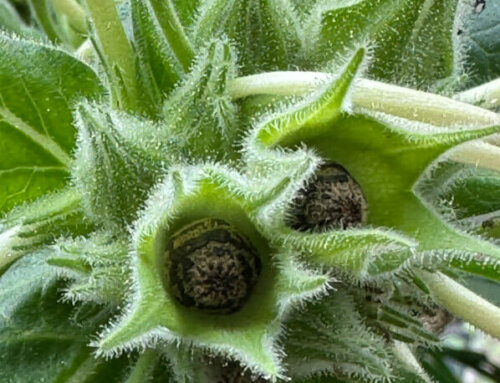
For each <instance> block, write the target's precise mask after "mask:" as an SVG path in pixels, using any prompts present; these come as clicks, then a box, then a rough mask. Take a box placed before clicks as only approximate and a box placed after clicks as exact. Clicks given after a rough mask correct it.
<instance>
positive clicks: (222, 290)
mask: <svg viewBox="0 0 500 383" xmlns="http://www.w3.org/2000/svg"><path fill="white" fill-rule="evenodd" d="M166 257H167V267H168V269H169V273H168V274H169V279H170V286H171V288H172V291H173V293H174V295H175V297H176V298H177V300H178V301H179V302H180V303H181V304H182V305H184V306H186V307H195V308H197V309H200V310H203V311H205V312H207V313H211V314H231V313H234V312H236V311H238V310H240V309H241V308H242V306H243V305H244V303H245V302H246V301H247V300H248V298H249V297H250V294H251V292H252V289H253V287H254V286H255V284H256V283H257V280H258V277H259V274H260V270H261V262H260V258H259V256H258V255H257V251H256V250H255V248H254V247H253V246H252V244H251V243H250V241H249V240H248V239H247V238H246V237H245V236H243V235H242V234H240V233H238V232H236V231H235V230H234V228H233V227H232V226H231V225H229V224H228V223H227V222H225V221H222V220H219V219H204V220H202V221H197V222H195V223H193V224H191V225H189V226H187V227H184V228H183V229H181V230H180V231H178V232H177V233H175V234H174V235H173V236H172V238H171V240H170V241H169V243H168V245H167V251H166Z"/></svg>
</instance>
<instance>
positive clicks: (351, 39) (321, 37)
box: [306, 0, 458, 88]
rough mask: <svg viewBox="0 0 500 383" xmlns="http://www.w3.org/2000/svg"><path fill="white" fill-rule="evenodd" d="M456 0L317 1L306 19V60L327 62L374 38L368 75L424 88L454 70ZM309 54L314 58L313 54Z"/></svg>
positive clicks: (449, 74)
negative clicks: (312, 38)
mask: <svg viewBox="0 0 500 383" xmlns="http://www.w3.org/2000/svg"><path fill="white" fill-rule="evenodd" d="M457 2H458V1H457V0H440V1H429V0H412V1H407V0H343V1H335V2H333V1H330V2H318V5H317V6H316V9H315V10H314V11H313V12H312V13H311V17H310V18H309V20H308V22H307V24H306V33H307V34H309V35H310V36H311V37H312V36H314V35H316V39H317V41H316V42H313V43H311V44H308V45H307V46H306V48H308V50H309V54H308V55H307V56H306V60H308V62H309V63H313V64H315V63H316V64H317V63H319V64H321V63H326V62H328V61H329V60H331V59H332V57H335V54H338V53H342V52H346V50H348V49H352V47H353V46H356V45H359V44H360V43H363V42H365V41H370V42H372V43H374V45H373V60H372V65H371V67H370V75H371V76H373V77H376V78H378V79H381V80H387V81H389V82H392V83H398V84H405V85H410V86H412V87H418V88H427V87H429V86H432V85H435V84H436V82H437V81H439V80H443V79H445V78H447V77H449V76H451V75H452V74H453V73H454V69H455V66H456V65H455V59H454V53H453V41H452V30H453V27H454V21H455V11H456V7H457ZM311 58H312V60H311Z"/></svg>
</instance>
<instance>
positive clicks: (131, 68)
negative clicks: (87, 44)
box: [86, 0, 138, 109]
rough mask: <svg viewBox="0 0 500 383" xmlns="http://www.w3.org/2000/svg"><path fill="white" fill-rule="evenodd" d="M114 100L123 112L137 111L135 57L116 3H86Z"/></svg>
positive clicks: (109, 0)
mask: <svg viewBox="0 0 500 383" xmlns="http://www.w3.org/2000/svg"><path fill="white" fill-rule="evenodd" d="M86 2H87V8H88V10H89V13H90V16H91V18H92V22H93V25H94V28H95V33H96V37H97V40H98V42H99V45H100V50H101V52H100V53H101V55H102V59H103V61H104V63H103V64H105V66H106V69H107V73H108V77H109V80H110V83H111V84H112V90H113V95H112V96H113V98H114V100H113V101H114V102H115V104H116V105H118V106H119V107H120V108H122V109H137V103H138V95H137V83H136V75H137V74H136V70H135V58H134V52H133V50H132V46H131V45H130V42H129V40H128V38H127V35H126V34H125V30H124V29H123V25H122V22H121V19H120V17H119V15H118V12H117V10H116V6H115V2H114V0H86Z"/></svg>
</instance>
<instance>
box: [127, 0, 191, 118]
mask: <svg viewBox="0 0 500 383" xmlns="http://www.w3.org/2000/svg"><path fill="white" fill-rule="evenodd" d="M130 11H131V17H132V25H133V34H134V43H135V49H136V52H137V56H138V65H139V68H140V70H139V73H140V74H141V75H140V77H139V80H138V81H139V85H140V87H139V91H140V92H141V94H142V97H141V103H142V104H143V105H144V108H147V110H148V111H149V114H150V115H151V116H152V117H156V116H157V114H158V112H159V111H160V109H161V106H162V105H163V99H164V97H165V95H166V94H168V93H169V92H170V91H171V89H172V88H173V86H174V85H175V84H176V83H177V81H178V80H179V78H180V77H181V76H182V75H183V74H184V71H183V68H182V67H181V65H180V64H179V63H178V62H177V60H176V58H175V56H174V54H173V52H172V49H171V48H170V45H169V43H168V41H167V39H166V36H165V35H164V33H163V31H162V29H161V26H160V25H159V24H158V19H157V16H156V14H155V13H154V9H153V7H152V5H151V2H150V1H148V0H132V1H131V4H130Z"/></svg>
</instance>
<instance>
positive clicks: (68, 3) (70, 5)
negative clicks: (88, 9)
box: [52, 0, 87, 34]
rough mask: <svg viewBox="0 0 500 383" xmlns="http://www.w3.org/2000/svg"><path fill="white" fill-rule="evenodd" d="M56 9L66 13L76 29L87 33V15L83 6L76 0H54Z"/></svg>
mask: <svg viewBox="0 0 500 383" xmlns="http://www.w3.org/2000/svg"><path fill="white" fill-rule="evenodd" d="M52 3H53V4H54V8H55V9H56V11H58V12H60V13H62V14H64V15H66V17H67V18H68V21H69V24H70V25H71V26H72V27H73V28H74V30H75V31H77V32H79V33H82V34H85V33H87V16H86V15H85V10H84V9H83V7H82V6H81V5H80V4H78V3H77V2H76V0H52Z"/></svg>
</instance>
